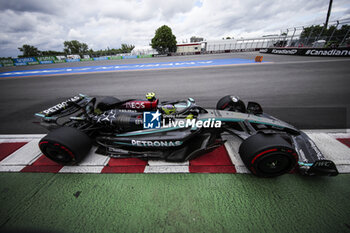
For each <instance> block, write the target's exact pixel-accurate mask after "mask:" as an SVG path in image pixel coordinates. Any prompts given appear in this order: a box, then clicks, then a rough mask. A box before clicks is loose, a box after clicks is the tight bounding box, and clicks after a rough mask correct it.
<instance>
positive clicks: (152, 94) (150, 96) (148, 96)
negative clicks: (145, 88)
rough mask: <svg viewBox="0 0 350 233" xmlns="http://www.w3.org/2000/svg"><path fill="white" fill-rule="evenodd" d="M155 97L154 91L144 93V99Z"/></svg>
mask: <svg viewBox="0 0 350 233" xmlns="http://www.w3.org/2000/svg"><path fill="white" fill-rule="evenodd" d="M155 98H156V93H154V92H148V93H147V94H146V99H148V100H150V101H151V100H154V99H155Z"/></svg>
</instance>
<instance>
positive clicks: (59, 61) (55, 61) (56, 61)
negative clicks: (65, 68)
mask: <svg viewBox="0 0 350 233" xmlns="http://www.w3.org/2000/svg"><path fill="white" fill-rule="evenodd" d="M53 62H54V63H65V62H66V60H54V61H53Z"/></svg>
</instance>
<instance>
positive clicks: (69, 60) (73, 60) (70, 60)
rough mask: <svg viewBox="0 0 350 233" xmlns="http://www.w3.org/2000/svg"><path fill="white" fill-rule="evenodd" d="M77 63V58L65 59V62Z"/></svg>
mask: <svg viewBox="0 0 350 233" xmlns="http://www.w3.org/2000/svg"><path fill="white" fill-rule="evenodd" d="M78 61H80V59H79V58H77V59H66V62H78Z"/></svg>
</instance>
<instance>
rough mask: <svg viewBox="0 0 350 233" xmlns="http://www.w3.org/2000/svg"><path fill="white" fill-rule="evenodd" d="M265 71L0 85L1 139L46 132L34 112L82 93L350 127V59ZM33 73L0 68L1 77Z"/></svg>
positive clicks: (269, 66)
mask: <svg viewBox="0 0 350 233" xmlns="http://www.w3.org/2000/svg"><path fill="white" fill-rule="evenodd" d="M256 55H259V53H257V52H249V53H232V54H215V55H196V56H179V57H160V58H144V59H129V60H108V61H96V62H79V63H63V64H62V63H61V64H49V65H37V66H35V68H34V66H32V67H29V68H31V69H47V68H60V67H74V66H76V67H77V66H79V67H81V66H92V65H100V66H107V65H120V64H139V63H155V62H180V61H192V60H197V61H198V60H210V59H225V58H241V59H250V60H253V59H254V58H255V56H256ZM264 61H267V62H266V63H262V64H237V65H230V66H213V67H194V68H193V67H190V68H174V69H154V70H138V71H117V72H96V73H87V74H67V75H50V76H40V77H25V78H8V79H4V78H2V79H0V98H1V101H0V122H1V123H0V124H1V127H0V133H1V134H14V133H15V134H28V133H45V132H46V131H45V130H44V129H42V128H41V127H39V126H38V125H35V124H32V122H33V121H34V120H35V119H34V117H33V113H35V112H38V111H41V110H43V109H45V108H47V107H50V106H52V105H55V104H57V103H58V102H59V101H63V100H65V99H67V98H68V97H71V96H74V95H76V94H77V93H84V94H88V95H91V96H104V95H112V96H116V97H119V98H122V99H123V98H144V94H145V93H146V92H148V91H155V92H156V93H157V96H158V97H159V98H160V99H161V100H173V99H184V98H187V97H193V98H194V99H195V100H196V101H197V103H198V104H199V105H201V106H204V107H215V105H216V102H217V101H218V100H219V99H220V98H221V97H222V96H224V95H228V94H233V95H238V96H239V97H241V98H242V99H243V100H246V101H256V102H259V103H260V104H261V105H262V106H263V108H264V109H265V111H266V112H268V113H271V114H272V115H275V116H277V117H280V118H281V119H283V120H285V121H287V122H289V123H292V124H294V125H295V126H297V127H299V128H303V129H333V128H340V129H344V128H350V121H349V111H350V110H349V109H350V91H349V87H350V79H349V75H348V74H349V73H350V59H349V58H323V57H299V56H283V55H267V54H264ZM13 70H28V67H10V68H5V67H3V68H1V69H0V72H7V71H13Z"/></svg>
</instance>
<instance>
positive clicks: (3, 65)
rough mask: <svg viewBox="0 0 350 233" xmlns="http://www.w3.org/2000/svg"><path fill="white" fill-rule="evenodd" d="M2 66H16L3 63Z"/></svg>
mask: <svg viewBox="0 0 350 233" xmlns="http://www.w3.org/2000/svg"><path fill="white" fill-rule="evenodd" d="M2 65H3V66H4V67H9V66H14V64H13V63H3V64H2Z"/></svg>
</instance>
